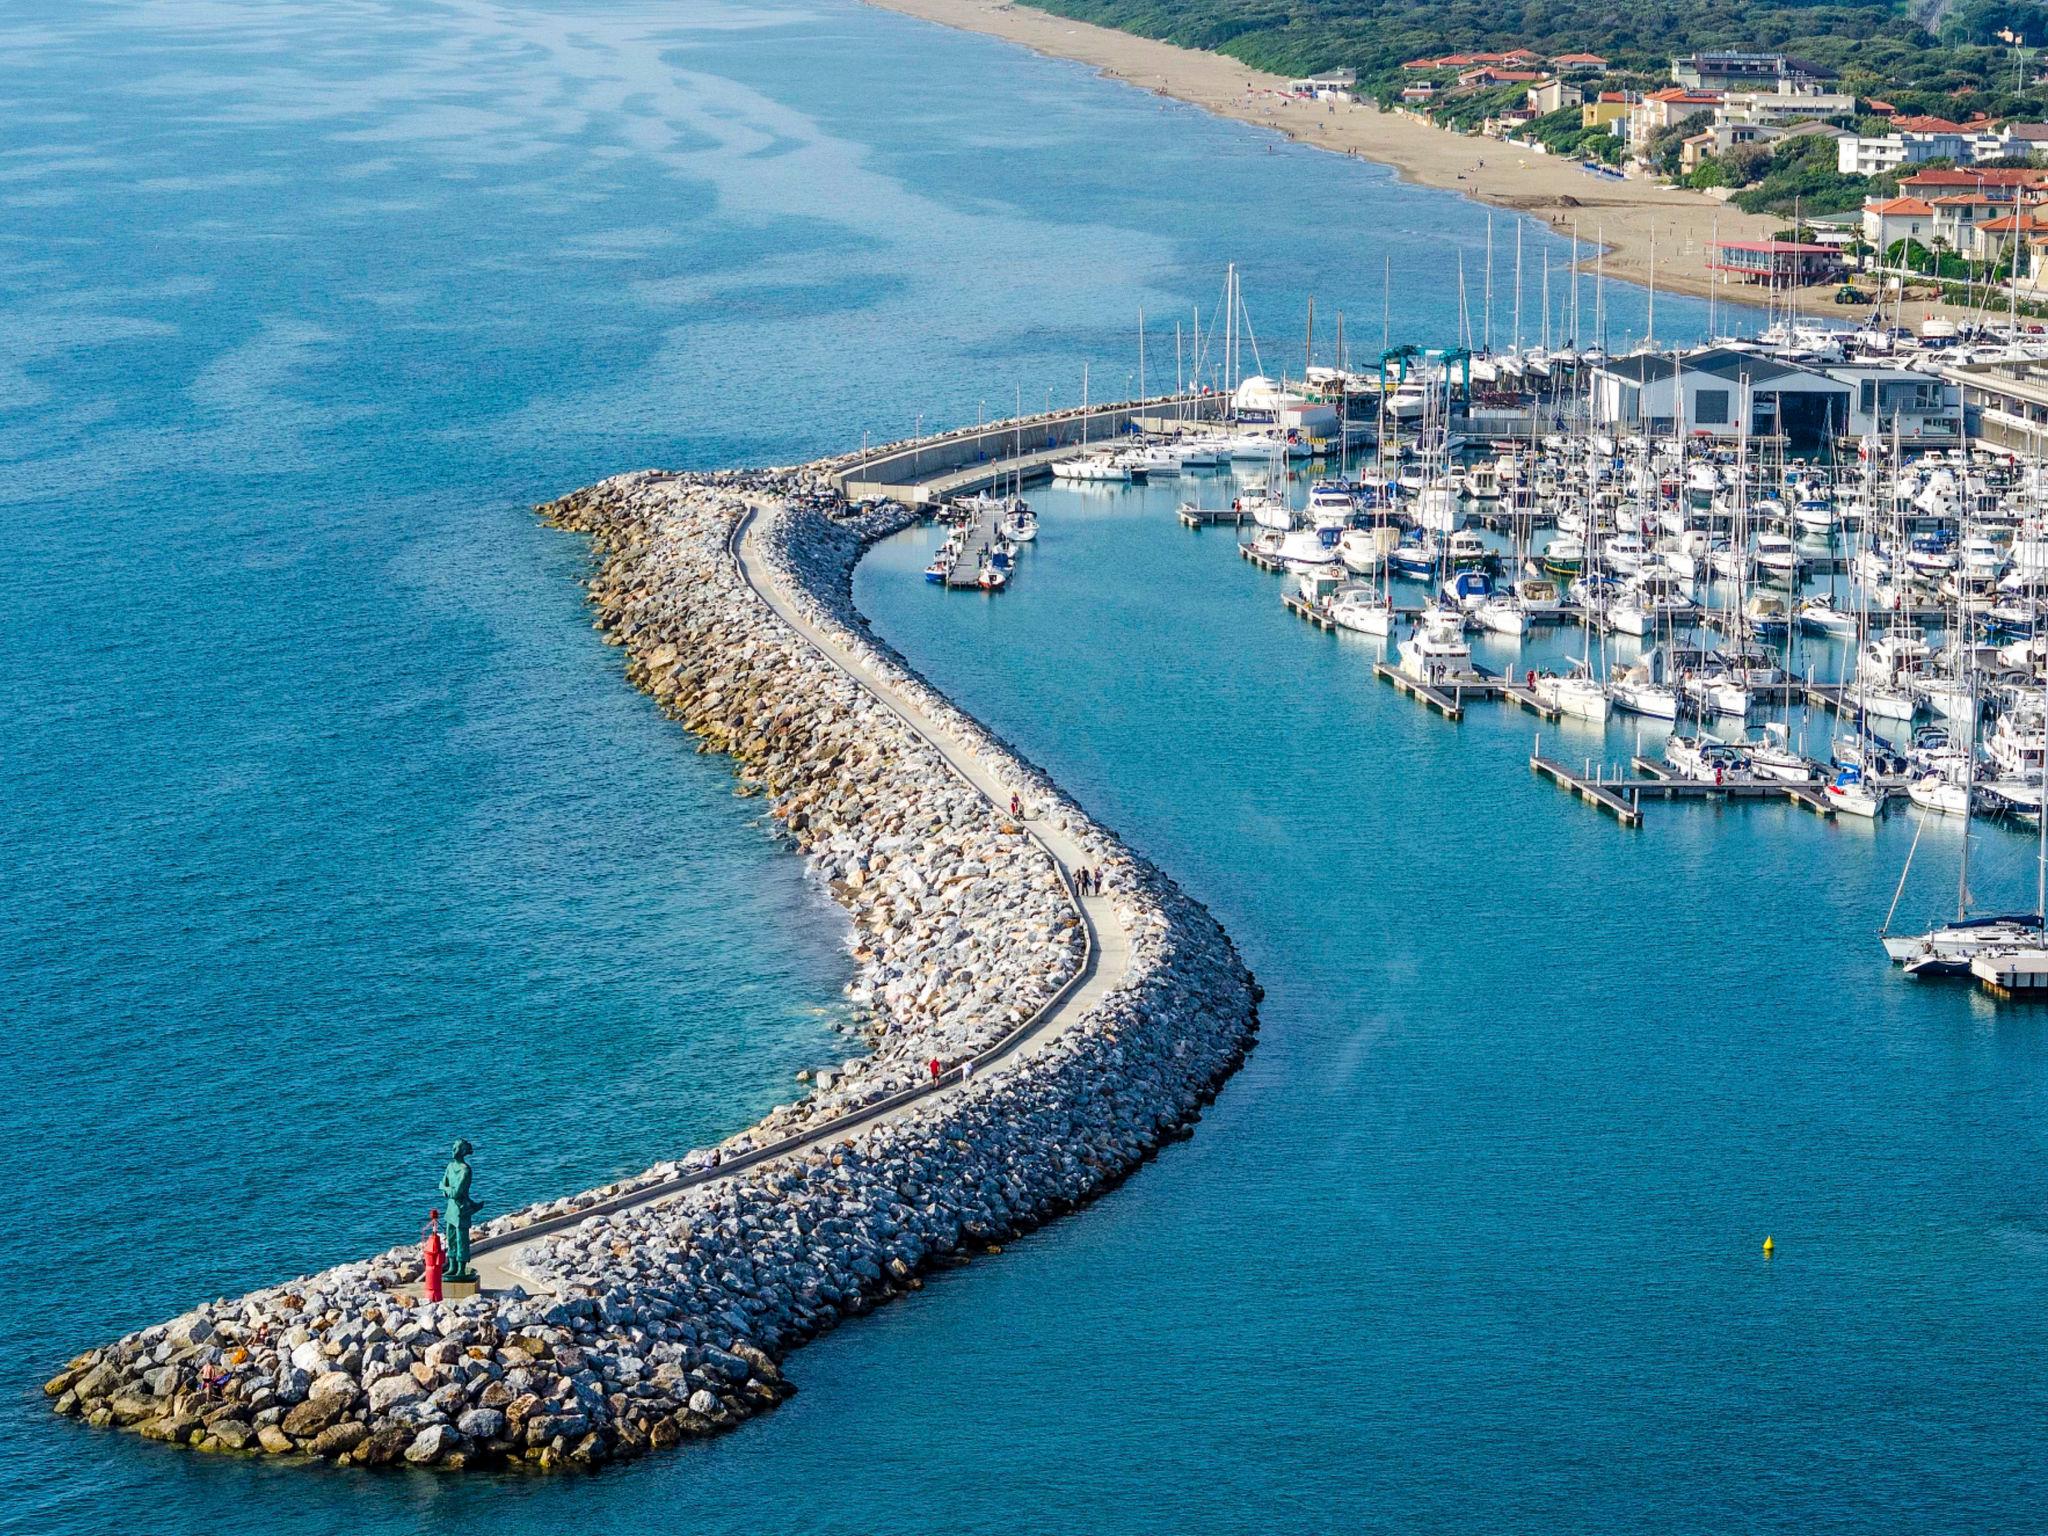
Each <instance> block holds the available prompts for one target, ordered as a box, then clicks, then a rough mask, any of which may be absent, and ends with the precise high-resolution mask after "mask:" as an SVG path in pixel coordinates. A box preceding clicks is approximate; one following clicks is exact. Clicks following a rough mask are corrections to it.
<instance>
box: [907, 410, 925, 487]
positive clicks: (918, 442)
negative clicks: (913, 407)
mask: <svg viewBox="0 0 2048 1536" xmlns="http://www.w3.org/2000/svg"><path fill="white" fill-rule="evenodd" d="M910 441H911V443H912V444H913V446H912V448H911V450H910V455H911V457H910V478H911V479H913V480H915V479H916V478H917V477H918V476H919V475H920V474H922V473H924V412H923V411H919V412H918V413H917V427H916V429H915V430H913V431H912V432H911V434H910Z"/></svg>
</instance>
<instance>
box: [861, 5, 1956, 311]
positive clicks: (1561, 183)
mask: <svg viewBox="0 0 2048 1536" xmlns="http://www.w3.org/2000/svg"><path fill="white" fill-rule="evenodd" d="M869 3H870V4H873V5H878V6H881V7H883V8H884V9H887V10H892V11H899V12H902V13H903V14H904V15H907V16H916V17H920V18H922V19H923V20H926V21H933V22H937V23H939V24H940V25H942V26H948V27H958V28H961V29H963V30H965V31H970V32H982V33H986V34H988V35H989V36H992V37H1000V38H1003V39H1005V40H1007V41H1009V42H1013V43H1021V44H1023V45H1024V46H1025V47H1027V48H1030V49H1033V50H1034V51H1036V52H1038V53H1042V54H1047V55H1050V56H1051V57H1054V58H1062V59H1073V60H1076V61H1077V62H1080V63H1083V64H1089V65H1092V66H1094V67H1095V68H1096V69H1099V70H1100V71H1102V73H1103V74H1105V75H1108V76H1110V77H1111V78H1113V79H1117V80H1123V81H1127V82H1129V83H1130V84H1132V85H1134V86H1137V87H1139V88H1140V89H1143V90H1148V91H1154V92H1158V93H1160V94H1162V95H1166V96H1172V97H1174V98H1176V99H1178V100H1180V101H1185V102H1188V103H1190V104H1192V105H1195V106H1199V107H1203V108H1205V109H1207V110H1208V111H1211V112H1217V113H1221V114H1223V115H1224V116H1227V117H1234V118H1237V119H1239V120H1240V121H1242V122H1247V123H1255V124H1258V125H1259V126H1261V127H1267V128H1271V129H1273V130H1275V131H1276V132H1279V133H1282V134H1285V135H1286V136H1287V137H1288V138H1290V139H1293V140H1296V141H1298V142H1300V143H1303V144H1312V145H1315V146H1317V147H1318V148H1321V149H1327V150H1331V151H1333V152H1335V153H1338V154H1349V155H1357V156H1360V157H1362V158H1364V159H1367V160H1373V161H1377V162H1379V163H1380V164H1383V165H1388V166H1392V167H1393V168H1394V169H1395V170H1396V171H1397V172H1399V173H1400V175H1401V176H1402V177H1403V178H1404V179H1406V180H1408V181H1412V182H1415V183H1418V184H1420V185H1422V186H1430V187H1443V188H1446V189H1448V190H1451V191H1455V192H1463V193H1465V194H1467V195H1468V196H1471V197H1474V198H1478V199H1480V200H1481V201H1484V202H1487V203H1491V204H1493V205H1495V206H1496V207H1500V208H1507V209H1512V210H1514V211H1515V212H1518V213H1526V214H1529V215H1531V216H1533V217H1535V218H1539V219H1542V220H1543V221H1544V222H1545V223H1547V224H1549V225H1550V226H1551V227H1552V228H1554V229H1556V230H1558V231H1559V232H1560V233H1563V234H1570V233H1571V232H1572V227H1573V225H1574V224H1575V223H1576V225H1577V227H1578V233H1579V237H1580V238H1581V239H1582V240H1585V241H1587V242H1589V245H1590V243H1591V242H1594V241H1599V242H1601V243H1604V244H1605V246H1606V247H1607V252H1608V254H1607V257H1606V270H1607V272H1608V274H1609V275H1610V276H1615V277H1620V278H1623V279H1626V280H1628V281H1632V282H1638V283H1646V282H1648V281H1649V277H1650V265H1651V253H1652V245H1653V242H1654V247H1655V259H1656V278H1657V286H1658V288H1659V289H1670V290H1676V291H1679V292H1683V293H1689V294H1696V295H1701V296H1704V295H1706V294H1707V293H1708V292H1709V291H1710V290H1711V291H1712V292H1713V293H1714V294H1715V295H1716V296H1718V297H1721V298H1725V299H1730V300H1733V301H1735V302H1738V303H1749V304H1760V303H1762V302H1763V294H1762V291H1761V290H1760V289H1758V288H1755V287H1753V286H1749V285H1746V284H1742V283H1728V282H1726V281H1724V280H1723V279H1722V278H1720V277H1717V276H1716V275H1714V274H1712V273H1710V272H1708V271H1707V269H1706V259H1707V250H1708V247H1709V246H1710V244H1711V243H1712V241H1713V239H1714V238H1715V236H1716V232H1717V231H1718V234H1719V237H1720V238H1721V239H1724V240H1758V239H1768V238H1769V237H1770V236H1771V234H1772V233H1773V232H1774V231H1776V230H1778V229H1781V228H1783V227H1784V226H1785V225H1786V224H1787V223H1788V222H1789V220H1786V219H1784V218H1780V217H1778V216H1776V215H1768V214H1747V213H1743V212H1741V211H1739V210H1738V209H1735V208H1732V207H1728V206H1726V205H1724V204H1721V203H1719V202H1716V201H1715V200H1714V199H1712V198H1709V197H1707V196H1705V195H1704V194H1702V193H1698V192H1691V191H1687V190H1685V189H1683V188H1679V187H1670V186H1664V185H1660V184H1659V183H1657V182H1654V181H1649V180H1646V179H1640V178H1635V177H1631V178H1629V179H1628V180H1626V181H1612V180H1608V179H1605V178H1602V177H1597V176H1594V175H1592V174H1590V173H1588V172H1586V171H1583V170H1581V169H1580V168H1579V166H1578V164H1577V162H1575V161H1569V160H1560V159H1553V158H1551V157H1549V156H1545V155H1538V154H1535V153H1533V152H1532V151H1530V150H1528V149H1524V148H1521V147H1519V146H1516V145H1511V144H1504V143H1502V142H1501V141H1499V140H1497V139H1487V138H1480V137H1477V136H1470V137H1468V136H1466V135H1463V134H1457V133H1451V132H1448V131H1446V130H1444V129H1441V128H1437V127H1435V126H1433V125H1431V124H1429V123H1425V122H1422V121H1420V120H1419V119H1417V118H1414V117H1411V116H1409V115H1407V114H1406V113H1401V112H1382V111H1380V110H1379V109H1378V108H1377V107H1375V106H1373V105H1371V104H1369V103H1367V104H1348V103H1336V102H1322V101H1296V100H1293V99H1290V98H1285V97H1282V96H1279V95H1276V94H1275V92H1276V91H1278V90H1279V88H1280V87H1282V86H1284V85H1285V83H1286V82H1285V81H1284V80H1283V79H1282V78H1281V77H1280V76H1278V75H1268V74H1262V73H1260V72H1259V71H1257V70H1254V69H1251V68H1249V67H1247V66H1246V65H1244V64H1242V63H1240V62H1238V61H1237V60H1236V59H1232V58H1227V57H1225V56H1224V55H1222V54H1218V53H1203V52H1198V51H1195V50H1193V49H1188V48H1178V47H1175V46H1174V45H1173V44H1171V43H1160V42H1153V41H1151V40H1149V39H1147V38H1142V37H1135V36H1132V35H1131V34H1130V33H1127V32H1118V31H1114V30H1112V29H1110V28H1107V27H1097V26H1092V25H1090V24H1088V23H1086V22H1079V21H1069V20H1067V19H1066V18H1065V17H1061V16H1053V15H1050V14H1048V13H1046V12H1044V11H1037V10H1031V9H1028V8H1026V7H1023V6H1018V5H1006V4H999V3H995V0H869ZM1588 259H1590V257H1589V258H1588ZM1832 298H1833V290H1832V288H1825V289H1820V290H1815V289H1807V290H1804V292H1803V293H1802V299H1801V302H1802V304H1803V305H1804V306H1805V307H1806V308H1807V309H1809V310H1820V311H1821V312H1823V313H1824V314H1827V315H1829V316H1832V315H1833V313H1834V305H1833V303H1832ZM1938 307H1939V306H1931V305H1919V304H1908V305H1907V306H1906V313H1907V316H1908V318H1909V319H1910V318H1913V317H1915V316H1917V315H1919V314H1924V313H1928V312H1931V311H1932V310H1934V309H1936V308H1938ZM1841 313H1842V314H1843V316H1844V317H1845V318H1846V317H1849V316H1854V317H1855V318H1859V319H1860V318H1861V317H1862V314H1863V311H1862V310H1861V309H1860V308H1859V309H1854V310H1844V311H1842V312H1841Z"/></svg>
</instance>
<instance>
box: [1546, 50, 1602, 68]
mask: <svg viewBox="0 0 2048 1536" xmlns="http://www.w3.org/2000/svg"><path fill="white" fill-rule="evenodd" d="M1550 62H1551V63H1553V64H1592V65H1595V66H1601V67H1604V66H1605V65H1606V63H1607V61H1606V60H1605V59H1603V58H1601V57H1600V55H1599V54H1597V53H1554V54H1552V55H1551V56H1550Z"/></svg>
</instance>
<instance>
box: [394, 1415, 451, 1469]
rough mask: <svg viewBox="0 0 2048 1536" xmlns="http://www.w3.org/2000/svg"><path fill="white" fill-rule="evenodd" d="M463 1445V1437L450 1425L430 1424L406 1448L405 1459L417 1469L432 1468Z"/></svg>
mask: <svg viewBox="0 0 2048 1536" xmlns="http://www.w3.org/2000/svg"><path fill="white" fill-rule="evenodd" d="M461 1445H462V1436H461V1435H460V1434H458V1433H456V1431H455V1428H454V1427H453V1426H452V1425H448V1424H429V1425H428V1426H427V1427H426V1428H425V1429H423V1430H421V1431H420V1432H419V1433H418V1434H417V1435H415V1436H413V1441H412V1444H411V1445H409V1446H407V1447H406V1448H405V1459H406V1460H407V1461H409V1462H411V1463H412V1464H413V1465H414V1466H416V1467H431V1466H432V1465H433V1464H434V1463H435V1462H437V1461H439V1460H440V1459H441V1458H442V1457H443V1456H446V1455H447V1454H448V1453H449V1452H451V1451H454V1450H457V1449H459V1448H460V1447H461Z"/></svg>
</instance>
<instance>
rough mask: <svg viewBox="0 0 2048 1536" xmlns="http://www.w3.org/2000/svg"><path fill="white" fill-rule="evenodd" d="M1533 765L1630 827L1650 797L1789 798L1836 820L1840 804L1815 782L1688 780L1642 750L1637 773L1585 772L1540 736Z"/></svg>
mask: <svg viewBox="0 0 2048 1536" xmlns="http://www.w3.org/2000/svg"><path fill="white" fill-rule="evenodd" d="M1529 767H1530V769H1531V770H1532V771H1534V772H1535V773H1536V774H1538V775H1539V776H1540V777H1542V778H1546V779H1548V780H1550V781H1551V783H1553V784H1555V785H1557V786H1558V787H1559V788H1560V789H1568V790H1570V791H1571V792H1572V793H1573V794H1575V795H1577V796H1578V797H1579V798H1580V799H1581V800H1585V801H1588V802H1590V803H1591V804H1593V805H1596V806H1598V807H1599V808H1600V809H1601V810H1603V811H1606V812H1608V813H1609V814H1610V815H1612V816H1614V817H1615V818H1616V819H1617V820H1618V821H1620V822H1621V824H1622V825H1623V826H1625V827H1639V826H1641V825H1642V824H1643V802H1644V801H1645V800H1789V801H1790V802H1791V803H1792V804H1794V805H1796V806H1798V807H1799V808H1800V809H1801V810H1804V811H1811V812H1812V813H1813V814H1814V815H1816V816H1822V817H1828V818H1832V817H1833V816H1834V814H1835V808H1834V807H1833V806H1832V805H1830V804H1828V800H1827V796H1826V795H1825V794H1823V793H1822V792H1821V789H1820V786H1819V785H1817V784H1814V783H1811V782H1809V783H1805V784H1790V783H1787V782H1785V781H1784V780H1782V779H1763V778H1758V777H1756V776H1755V775H1754V774H1738V775H1734V776H1731V777H1729V778H1725V779H1722V780H1721V781H1720V782H1718V783H1715V782H1712V781H1710V780H1707V779H1682V778H1680V777H1678V775H1676V774H1674V773H1673V772H1672V771H1671V769H1670V768H1669V766H1667V765H1666V764H1664V763H1660V762H1657V761H1655V760H1654V759H1651V758H1647V757H1644V756H1643V755H1642V754H1641V753H1638V754H1636V755H1635V756H1634V757H1632V758H1630V759H1629V767H1630V768H1631V769H1633V770H1634V774H1633V776H1629V775H1622V774H1608V773H1604V772H1602V773H1596V772H1594V771H1593V768H1592V765H1591V764H1590V763H1589V764H1588V765H1587V766H1586V768H1585V770H1584V771H1583V772H1574V771H1573V770H1572V769H1570V768H1569V767H1567V766H1566V765H1565V764H1563V763H1560V762H1557V761H1555V760H1554V759H1552V758H1547V757H1545V756H1544V755H1543V744H1542V742H1541V741H1540V740H1539V741H1538V742H1537V744H1536V751H1535V752H1533V753H1532V754H1531V755H1530V757H1529Z"/></svg>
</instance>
